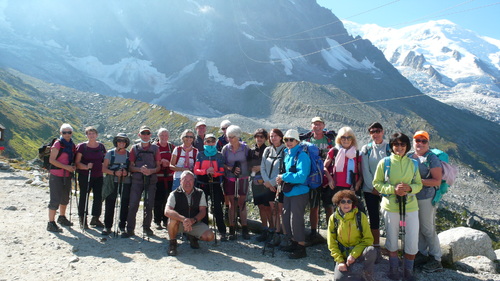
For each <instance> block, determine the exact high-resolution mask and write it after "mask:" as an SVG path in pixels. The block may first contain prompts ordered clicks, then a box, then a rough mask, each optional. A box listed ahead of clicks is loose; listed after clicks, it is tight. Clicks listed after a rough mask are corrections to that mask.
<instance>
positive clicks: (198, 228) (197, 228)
mask: <svg viewBox="0 0 500 281" xmlns="http://www.w3.org/2000/svg"><path fill="white" fill-rule="evenodd" d="M207 230H210V228H209V227H208V225H207V224H206V223H204V222H201V221H199V222H197V223H195V224H194V225H193V229H192V230H191V231H188V232H185V231H184V226H183V224H182V222H179V232H184V233H186V234H189V235H192V236H194V237H196V238H198V239H200V238H201V236H202V235H203V233H205V231H207Z"/></svg>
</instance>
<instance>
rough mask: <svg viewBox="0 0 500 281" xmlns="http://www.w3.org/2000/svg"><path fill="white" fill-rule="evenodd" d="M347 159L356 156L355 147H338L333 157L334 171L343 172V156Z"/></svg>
mask: <svg viewBox="0 0 500 281" xmlns="http://www.w3.org/2000/svg"><path fill="white" fill-rule="evenodd" d="M346 157H347V158H348V159H353V158H354V157H356V147H354V146H351V148H349V149H345V148H343V147H341V148H339V152H338V153H337V156H336V157H335V171H336V172H340V173H341V172H343V171H344V165H345V158H346Z"/></svg>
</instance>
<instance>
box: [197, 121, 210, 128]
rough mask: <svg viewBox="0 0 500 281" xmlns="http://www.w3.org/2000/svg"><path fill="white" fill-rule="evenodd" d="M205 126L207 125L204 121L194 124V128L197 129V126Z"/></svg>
mask: <svg viewBox="0 0 500 281" xmlns="http://www.w3.org/2000/svg"><path fill="white" fill-rule="evenodd" d="M202 125H204V126H206V125H207V124H206V123H205V121H198V123H196V126H194V127H195V128H198V127H199V126H202Z"/></svg>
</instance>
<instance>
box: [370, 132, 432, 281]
mask: <svg viewBox="0 0 500 281" xmlns="http://www.w3.org/2000/svg"><path fill="white" fill-rule="evenodd" d="M389 145H390V147H391V151H392V154H391V156H390V157H389V158H388V159H387V160H386V159H382V160H380V162H379V163H378V166H377V170H376V171H375V175H374V178H373V187H374V188H375V189H376V190H377V191H378V192H380V193H381V194H382V205H381V207H382V212H383V215H384V220H385V224H386V226H385V228H386V232H387V239H386V241H385V247H386V249H387V250H389V264H390V269H389V274H388V277H389V278H390V279H392V280H399V279H400V274H399V258H398V252H397V251H398V230H399V226H400V221H402V220H401V219H402V217H404V221H406V226H404V228H405V239H404V241H403V244H404V249H403V251H404V262H403V266H404V268H403V280H416V279H415V276H414V274H413V263H414V260H415V254H417V252H418V228H419V223H418V202H417V198H416V196H415V195H416V194H417V193H418V192H420V190H421V189H422V180H421V178H420V173H419V171H418V163H417V165H415V163H414V162H413V160H412V159H410V158H408V156H406V153H408V151H409V150H410V146H411V143H410V138H409V137H408V136H406V135H405V134H402V133H396V134H394V135H392V136H391V139H390V141H389ZM400 200H402V201H401V202H402V205H401V207H404V208H403V210H404V209H406V210H405V212H403V213H402V212H401V210H400V204H399V202H400ZM402 214H404V215H402Z"/></svg>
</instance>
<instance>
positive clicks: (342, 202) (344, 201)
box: [340, 199, 352, 204]
mask: <svg viewBox="0 0 500 281" xmlns="http://www.w3.org/2000/svg"><path fill="white" fill-rule="evenodd" d="M340 204H352V200H349V199H347V200H340Z"/></svg>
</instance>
